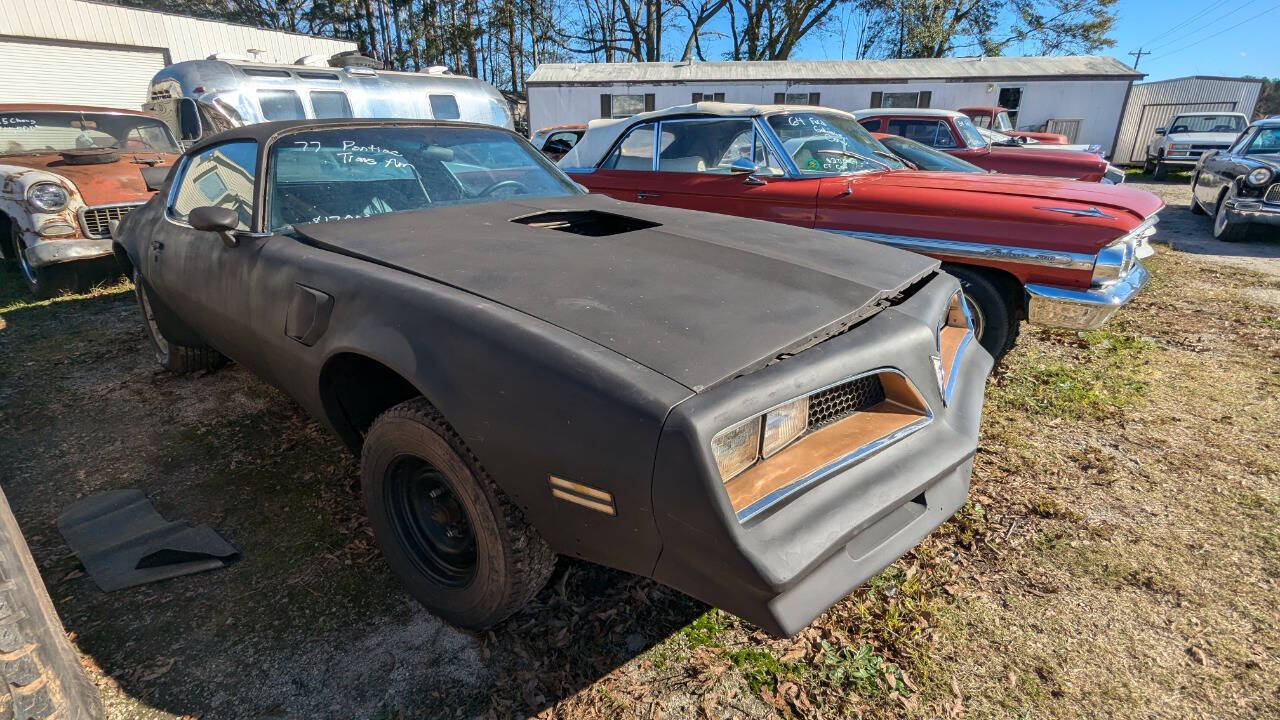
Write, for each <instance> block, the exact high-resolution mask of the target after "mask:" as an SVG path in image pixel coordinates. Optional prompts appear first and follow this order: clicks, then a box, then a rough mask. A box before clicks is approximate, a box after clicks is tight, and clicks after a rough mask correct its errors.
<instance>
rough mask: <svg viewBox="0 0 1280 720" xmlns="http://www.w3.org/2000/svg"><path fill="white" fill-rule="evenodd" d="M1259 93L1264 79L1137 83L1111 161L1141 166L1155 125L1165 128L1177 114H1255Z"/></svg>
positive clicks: (1201, 77)
mask: <svg viewBox="0 0 1280 720" xmlns="http://www.w3.org/2000/svg"><path fill="white" fill-rule="evenodd" d="M1260 92H1262V81H1261V80H1251V79H1247V78H1232V77H1211V76H1208V75H1194V76H1192V77H1184V78H1175V79H1173V80H1160V81H1157V82H1149V83H1139V84H1137V85H1134V86H1133V91H1132V92H1131V93H1129V102H1128V103H1127V104H1126V105H1125V109H1124V118H1123V119H1122V120H1121V122H1120V132H1119V134H1118V135H1117V137H1116V147H1115V153H1114V155H1113V157H1112V162H1114V163H1115V164H1116V165H1141V164H1142V163H1143V161H1144V160H1145V159H1146V149H1147V144H1148V143H1150V142H1151V140H1152V139H1153V138H1154V137H1155V130H1156V128H1162V127H1166V126H1167V125H1168V124H1169V121H1170V120H1172V119H1173V117H1174V116H1175V115H1177V114H1178V113H1184V112H1238V113H1244V114H1245V115H1246V116H1248V117H1252V116H1253V109H1254V107H1255V106H1256V105H1257V104H1258V94H1259V93H1260Z"/></svg>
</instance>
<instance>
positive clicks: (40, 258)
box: [27, 238, 112, 268]
mask: <svg viewBox="0 0 1280 720" xmlns="http://www.w3.org/2000/svg"><path fill="white" fill-rule="evenodd" d="M111 254H112V249H111V238H106V239H103V240H91V239H88V238H66V239H53V238H51V239H47V240H41V241H40V242H38V243H36V244H34V245H28V246H27V264H29V265H30V266H31V267H33V268H41V267H45V266H46V265H54V264H57V263H64V262H71V261H75V260H96V259H98V258H102V257H106V256H108V255H111Z"/></svg>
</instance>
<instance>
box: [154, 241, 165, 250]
mask: <svg viewBox="0 0 1280 720" xmlns="http://www.w3.org/2000/svg"><path fill="white" fill-rule="evenodd" d="M163 248H164V243H162V242H160V241H159V240H152V241H151V249H152V250H161V249H163Z"/></svg>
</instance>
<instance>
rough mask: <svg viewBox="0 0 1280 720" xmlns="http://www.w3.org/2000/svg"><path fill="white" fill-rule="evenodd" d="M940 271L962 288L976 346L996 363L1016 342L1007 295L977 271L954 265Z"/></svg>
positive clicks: (1017, 325)
mask: <svg viewBox="0 0 1280 720" xmlns="http://www.w3.org/2000/svg"><path fill="white" fill-rule="evenodd" d="M944 269H945V270H946V271H947V272H949V273H951V274H952V275H954V276H955V277H956V279H957V280H959V281H960V287H962V288H963V289H964V297H965V300H966V301H967V302H968V303H969V314H970V316H971V317H972V319H973V333H974V336H975V337H976V338H977V339H978V343H979V344H981V345H982V347H984V348H986V349H987V352H989V353H991V356H992V357H994V358H995V359H996V362H999V361H1000V359H1001V358H1003V357H1004V356H1005V353H1007V352H1009V349H1010V348H1012V347H1013V343H1014V341H1016V340H1017V339H1018V331H1019V329H1020V324H1021V323H1020V322H1019V319H1018V315H1017V313H1016V312H1015V311H1014V308H1013V303H1012V302H1011V299H1010V296H1009V293H1008V292H1005V291H1004V289H1003V288H1002V287H1001V286H1000V285H999V284H997V283H996V282H993V281H992V280H991V278H990V277H988V276H987V275H986V274H985V273H983V272H982V271H980V270H976V269H973V268H967V267H962V266H957V265H948V266H946V267H945V268H944Z"/></svg>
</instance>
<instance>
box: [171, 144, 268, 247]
mask: <svg viewBox="0 0 1280 720" xmlns="http://www.w3.org/2000/svg"><path fill="white" fill-rule="evenodd" d="M257 160H258V144H257V143H255V142H252V141H242V142H230V143H224V144H222V145H216V146H214V147H211V148H208V149H206V150H204V151H203V152H201V153H200V154H199V155H195V156H193V157H191V158H190V159H189V160H188V161H187V164H186V166H185V167H184V168H183V170H182V179H181V180H180V181H178V183H177V185H176V186H175V189H174V193H173V196H172V197H171V198H170V201H169V216H170V217H172V218H173V219H174V220H178V221H180V222H187V217H188V216H189V215H190V214H191V211H192V210H195V209H196V208H198V207H206V206H212V207H223V208H231V209H232V210H235V211H236V212H237V213H238V214H239V215H240V229H242V230H248V229H249V222H250V221H251V219H252V218H253V180H254V172H255V171H256V169H257Z"/></svg>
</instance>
